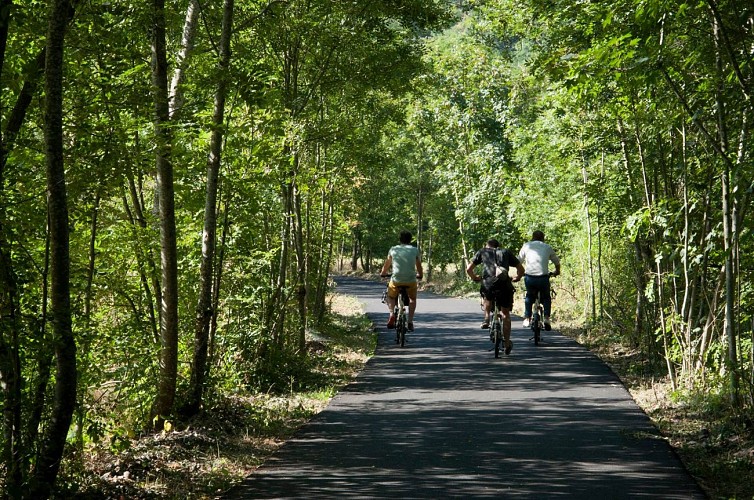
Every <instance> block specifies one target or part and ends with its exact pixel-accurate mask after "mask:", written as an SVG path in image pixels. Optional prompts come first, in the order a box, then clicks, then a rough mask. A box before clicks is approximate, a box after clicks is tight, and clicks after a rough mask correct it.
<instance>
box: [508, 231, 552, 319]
mask: <svg viewBox="0 0 754 500" xmlns="http://www.w3.org/2000/svg"><path fill="white" fill-rule="evenodd" d="M531 239H532V240H531V241H529V242H527V243H524V246H523V247H521V251H520V252H518V258H519V259H520V260H521V262H523V263H524V267H525V268H526V274H525V276H524V284H525V285H526V297H525V299H524V326H525V327H528V326H529V325H530V324H531V307H532V304H534V302H535V301H536V300H537V294H539V300H540V301H541V302H542V307H543V308H544V315H545V318H544V323H545V330H548V331H549V330H550V329H551V328H552V326H551V325H550V310H551V308H552V302H551V301H550V274H549V265H550V261H552V263H553V264H555V272H554V273H553V276H557V275H558V274H560V259H559V258H558V256H557V255H556V254H555V250H553V248H552V247H551V246H550V245H548V244H547V243H545V233H543V232H542V231H539V230H536V231H534V233H532V236H531Z"/></svg>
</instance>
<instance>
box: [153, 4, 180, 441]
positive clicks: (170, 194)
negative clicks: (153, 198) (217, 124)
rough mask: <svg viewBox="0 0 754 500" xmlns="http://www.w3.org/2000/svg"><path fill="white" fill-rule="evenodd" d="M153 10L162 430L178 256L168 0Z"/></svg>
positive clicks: (170, 394)
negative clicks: (166, 42)
mask: <svg viewBox="0 0 754 500" xmlns="http://www.w3.org/2000/svg"><path fill="white" fill-rule="evenodd" d="M152 9H153V12H152V14H153V19H152V21H153V26H152V30H153V33H152V36H153V39H152V91H153V93H154V106H155V116H154V120H155V124H154V125H155V142H156V148H155V151H156V161H155V163H156V170H157V193H158V200H159V216H160V254H161V258H160V260H161V269H162V303H161V314H160V342H161V350H160V373H159V381H158V387H157V397H156V398H155V401H154V405H153V407H152V417H153V421H154V423H155V428H156V429H158V430H159V429H162V426H163V425H164V418H165V417H167V416H168V415H170V413H171V412H172V411H173V403H174V401H175V390H176V383H177V374H178V259H177V242H176V229H175V199H174V188H173V165H172V163H171V147H172V145H171V144H172V138H171V133H170V127H169V119H170V117H169V108H168V79H167V69H168V62H167V55H166V49H165V0H153V3H152Z"/></svg>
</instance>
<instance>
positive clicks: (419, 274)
mask: <svg viewBox="0 0 754 500" xmlns="http://www.w3.org/2000/svg"><path fill="white" fill-rule="evenodd" d="M423 277H424V269H423V268H422V259H421V257H419V254H418V253H417V254H416V279H418V280H420V279H422V278H423Z"/></svg>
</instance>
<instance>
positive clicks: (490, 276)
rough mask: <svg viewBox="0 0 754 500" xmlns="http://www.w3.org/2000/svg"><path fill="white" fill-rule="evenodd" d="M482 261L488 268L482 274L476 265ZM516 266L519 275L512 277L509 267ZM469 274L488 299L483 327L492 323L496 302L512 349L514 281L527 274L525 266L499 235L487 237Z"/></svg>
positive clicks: (485, 305) (508, 343) (471, 265)
mask: <svg viewBox="0 0 754 500" xmlns="http://www.w3.org/2000/svg"><path fill="white" fill-rule="evenodd" d="M479 264H483V265H484V271H483V273H482V275H481V276H479V275H478V274H476V272H475V271H474V268H476V267H477V266H478V265H479ZM511 267H515V268H516V276H515V277H514V278H509V277H508V272H509V268H511ZM466 274H468V276H469V277H470V278H471V279H472V280H473V281H478V282H480V283H481V284H480V288H479V293H480V294H481V295H482V298H483V299H484V322H482V328H484V329H486V328H489V326H490V314H491V313H492V311H493V309H494V304H495V303H497V307H498V309H499V310H500V314H501V315H502V317H503V338H504V339H505V352H506V354H507V353H509V352H510V350H511V348H512V346H513V344H512V342H511V340H510V336H511V309H512V308H513V295H514V293H515V288H514V287H513V284H512V283H511V282H512V281H519V280H520V279H521V277H522V276H523V275H524V266H522V265H521V262H520V261H519V260H518V258H517V257H516V256H515V255H514V254H513V253H512V252H511V251H510V250H508V249H507V248H503V249H501V248H500V243H499V242H498V241H497V240H496V239H494V238H493V239H490V240H488V241H487V246H485V247H484V248H482V249H481V250H479V251H478V252H477V253H476V254H474V258H473V259H471V262H470V263H469V265H468V267H467V268H466Z"/></svg>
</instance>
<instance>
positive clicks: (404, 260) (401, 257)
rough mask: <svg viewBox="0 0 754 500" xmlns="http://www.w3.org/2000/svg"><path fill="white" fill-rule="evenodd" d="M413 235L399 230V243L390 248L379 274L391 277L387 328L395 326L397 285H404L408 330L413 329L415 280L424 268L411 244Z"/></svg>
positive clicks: (388, 294) (417, 251)
mask: <svg viewBox="0 0 754 500" xmlns="http://www.w3.org/2000/svg"><path fill="white" fill-rule="evenodd" d="M412 238H413V235H412V234H411V233H410V232H409V231H401V234H400V238H399V240H400V244H399V245H395V246H394V247H392V248H391V249H390V251H389V252H388V255H387V259H386V260H385V264H384V265H383V266H382V271H381V272H380V275H381V276H383V277H386V276H389V275H390V274H389V273H390V272H391V271H392V277H391V278H390V282H389V283H388V288H387V308H388V311H390V317H389V318H388V320H387V327H388V328H395V314H393V309H394V308H395V303H396V302H397V298H398V287H406V291H407V292H408V330H409V331H411V332H412V331H414V312H415V311H416V291H417V280H420V279H422V276H423V275H424V270H423V269H422V261H421V257H420V255H419V249H418V248H416V247H415V246H413V245H411V239H412Z"/></svg>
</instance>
